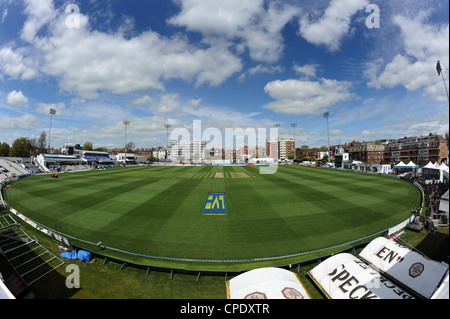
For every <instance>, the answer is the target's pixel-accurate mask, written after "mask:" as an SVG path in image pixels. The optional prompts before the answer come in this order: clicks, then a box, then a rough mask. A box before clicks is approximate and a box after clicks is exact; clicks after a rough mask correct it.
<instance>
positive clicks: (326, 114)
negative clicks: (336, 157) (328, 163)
mask: <svg viewBox="0 0 450 319" xmlns="http://www.w3.org/2000/svg"><path fill="white" fill-rule="evenodd" d="M323 117H324V118H326V119H327V134H328V159H330V157H331V156H330V155H331V151H330V129H329V127H328V118H329V117H330V112H326V113H325V114H324V115H323Z"/></svg>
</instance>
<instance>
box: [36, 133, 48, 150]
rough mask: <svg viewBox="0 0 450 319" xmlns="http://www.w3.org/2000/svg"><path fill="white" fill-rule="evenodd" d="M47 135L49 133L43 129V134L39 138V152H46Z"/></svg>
mask: <svg viewBox="0 0 450 319" xmlns="http://www.w3.org/2000/svg"><path fill="white" fill-rule="evenodd" d="M46 137H47V133H46V132H45V131H42V133H41V135H40V136H39V139H38V140H37V145H36V147H37V153H44V152H45V149H46V144H47V143H46Z"/></svg>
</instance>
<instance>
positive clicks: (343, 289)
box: [308, 253, 414, 299]
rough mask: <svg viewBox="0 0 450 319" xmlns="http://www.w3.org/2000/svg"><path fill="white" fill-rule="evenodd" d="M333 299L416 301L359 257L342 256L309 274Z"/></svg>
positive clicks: (344, 254) (333, 258)
mask: <svg viewBox="0 0 450 319" xmlns="http://www.w3.org/2000/svg"><path fill="white" fill-rule="evenodd" d="M308 274H309V276H310V277H311V278H312V280H313V281H314V283H315V284H316V285H317V286H318V287H319V289H320V290H322V292H323V293H324V294H325V295H326V297H327V298H330V299H414V297H413V296H412V295H411V294H409V293H408V292H406V291H405V290H404V289H402V288H400V287H399V286H397V285H396V284H394V283H392V282H391V281H390V280H388V279H387V278H386V277H384V276H383V275H382V274H380V273H379V272H378V271H377V270H375V269H374V268H372V267H370V266H369V265H368V264H366V263H365V262H363V261H362V260H360V259H358V258H357V257H355V256H353V255H351V254H348V253H341V254H338V255H335V256H332V257H329V258H328V259H326V260H325V261H323V262H321V263H320V264H319V265H317V266H316V267H315V268H313V269H312V270H311V271H309V272H308Z"/></svg>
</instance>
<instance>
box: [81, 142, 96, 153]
mask: <svg viewBox="0 0 450 319" xmlns="http://www.w3.org/2000/svg"><path fill="white" fill-rule="evenodd" d="M93 149H94V147H93V146H92V142H86V143H84V145H83V151H92V150H93Z"/></svg>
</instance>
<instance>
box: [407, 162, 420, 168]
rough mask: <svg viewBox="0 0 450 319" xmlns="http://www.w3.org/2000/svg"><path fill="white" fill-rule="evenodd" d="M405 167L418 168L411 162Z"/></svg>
mask: <svg viewBox="0 0 450 319" xmlns="http://www.w3.org/2000/svg"><path fill="white" fill-rule="evenodd" d="M406 166H408V167H418V165H417V164H415V163H414V162H413V161H409V163H408V164H407V165H406Z"/></svg>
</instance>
